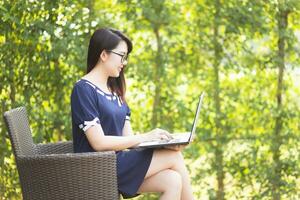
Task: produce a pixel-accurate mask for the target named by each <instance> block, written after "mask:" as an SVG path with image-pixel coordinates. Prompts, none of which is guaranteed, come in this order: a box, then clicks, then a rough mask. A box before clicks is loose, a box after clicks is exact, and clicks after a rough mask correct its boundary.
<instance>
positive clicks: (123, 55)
mask: <svg viewBox="0 0 300 200" xmlns="http://www.w3.org/2000/svg"><path fill="white" fill-rule="evenodd" d="M106 51H107V52H111V53H114V54H116V55H118V56H121V63H122V65H126V64H127V63H128V55H127V54H121V53H118V52H115V51H114V50H106Z"/></svg>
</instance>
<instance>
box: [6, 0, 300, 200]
mask: <svg viewBox="0 0 300 200" xmlns="http://www.w3.org/2000/svg"><path fill="white" fill-rule="evenodd" d="M299 10H300V4H299V1H297V0H289V1H284V2H282V1H279V0H278V1H271V0H269V1H248V0H245V1H238V0H229V1H218V0H215V1H203V0H197V1H191V0H179V1H160V0H151V1H149V0H141V1H139V0H118V1H103V0H99V1H92V0H90V1H70V0H67V1H35V0H26V1H13V2H10V1H7V0H2V1H0V66H1V71H0V80H1V82H0V103H1V113H4V111H6V110H9V109H11V108H14V107H17V106H19V105H24V106H26V108H27V109H28V113H29V118H30V123H31V129H32V133H33V136H34V140H35V142H37V143H39V142H55V141H59V140H69V139H71V131H72V130H71V118H70V93H71V90H72V86H73V84H74V83H75V82H76V80H78V79H79V78H80V77H81V76H82V75H83V74H84V73H85V67H86V64H85V63H86V53H87V45H88V40H89V37H90V35H91V33H92V32H93V31H94V30H95V29H96V28H98V27H103V26H104V27H113V28H116V29H120V30H122V31H124V32H125V33H126V34H127V35H128V36H129V37H130V38H132V40H133V44H134V49H133V52H132V54H131V55H130V64H129V65H128V66H127V68H126V77H127V85H128V88H127V101H128V103H129V105H130V107H131V110H132V126H133V129H134V130H135V131H136V132H145V131H149V130H150V129H152V128H154V127H161V128H164V129H167V130H169V131H172V132H177V131H188V129H189V128H190V127H191V123H192V119H193V114H194V109H195V106H196V105H195V102H196V101H197V97H198V95H199V94H200V92H201V91H206V94H207V95H206V97H205V100H204V105H203V110H202V111H203V112H202V113H201V117H200V118H201V119H200V122H199V127H198V129H197V137H196V140H195V142H194V143H193V144H192V145H189V146H188V147H187V148H186V149H185V151H184V155H185V158H186V162H187V166H188V168H189V170H190V174H191V177H192V182H193V188H194V191H195V194H196V199H223V198H226V199H271V198H273V199H278V197H279V198H282V199H298V198H299V195H300V193H299V191H298V190H297V188H299V174H300V163H299V159H298V158H299V156H300V155H299V150H300V149H299V141H298V139H299V129H300V124H299V118H300V114H299V113H300V112H299V106H300V104H299V95H300V90H299V86H300V82H299V76H300V75H299V67H298V66H299V30H300V26H299ZM284 14H287V16H288V20H287V26H286V27H284V26H279V24H280V22H282V21H280V20H282V17H283V16H284ZM279 38H281V39H283V40H284V44H285V46H284V48H283V49H280V48H279ZM282 53H284V54H282ZM282 63H283V64H284V69H283V70H284V71H283V75H282V82H280V81H278V80H279V77H280V73H279V72H280V71H279V69H280V66H281V65H282ZM279 86H282V90H281V91H280V93H278V87H279ZM278 95H279V96H281V98H282V102H281V103H279V101H278ZM278 119H279V120H278ZM279 125H280V126H279ZM276 127H280V129H277V128H276ZM277 130H279V131H277ZM6 132H7V130H6V128H5V125H4V122H3V121H2V120H1V121H0V134H1V140H0V199H3V200H4V199H21V190H20V187H19V180H18V174H17V170H16V166H15V162H14V157H13V155H12V151H11V146H10V142H9V139H8V135H7V133H6ZM220 183H222V184H223V186H222V185H221V186H220ZM218 184H219V186H218ZM157 198H158V195H155V194H149V195H142V196H139V197H137V198H136V199H157Z"/></svg>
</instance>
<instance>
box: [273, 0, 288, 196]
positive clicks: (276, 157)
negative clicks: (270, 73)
mask: <svg viewBox="0 0 300 200" xmlns="http://www.w3.org/2000/svg"><path fill="white" fill-rule="evenodd" d="M282 7H283V5H282V4H281V3H279V10H278V18H277V27H278V43H277V45H278V52H277V56H278V58H277V63H276V64H277V65H278V78H277V91H276V100H277V108H276V109H277V115H276V117H275V129H274V135H273V141H272V145H273V146H272V148H271V149H272V154H273V162H274V165H273V166H274V167H273V178H272V198H273V200H279V199H280V187H281V161H280V146H281V145H282V142H281V141H282V140H281V134H280V132H281V128H282V90H283V75H284V68H285V64H284V62H285V61H284V59H285V48H284V47H285V31H286V29H287V23H288V12H287V11H286V10H284V9H283V8H282Z"/></svg>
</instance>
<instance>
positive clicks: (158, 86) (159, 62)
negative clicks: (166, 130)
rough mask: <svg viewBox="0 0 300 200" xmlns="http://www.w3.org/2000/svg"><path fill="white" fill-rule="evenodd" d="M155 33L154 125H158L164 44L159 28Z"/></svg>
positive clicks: (155, 29)
mask: <svg viewBox="0 0 300 200" xmlns="http://www.w3.org/2000/svg"><path fill="white" fill-rule="evenodd" d="M154 34H155V38H156V43H157V52H156V58H155V68H154V83H155V91H154V92H155V93H154V101H153V107H152V127H156V126H157V123H158V121H159V120H160V117H159V114H160V106H161V105H160V89H161V76H162V73H161V72H162V67H163V66H162V57H161V55H162V45H161V38H160V35H159V28H154Z"/></svg>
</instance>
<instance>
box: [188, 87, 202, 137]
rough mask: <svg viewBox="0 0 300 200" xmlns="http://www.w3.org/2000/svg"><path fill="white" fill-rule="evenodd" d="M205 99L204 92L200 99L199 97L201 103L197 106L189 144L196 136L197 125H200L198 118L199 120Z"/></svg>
mask: <svg viewBox="0 0 300 200" xmlns="http://www.w3.org/2000/svg"><path fill="white" fill-rule="evenodd" d="M203 97H204V92H202V93H201V95H200V97H199V101H198V104H197V110H196V114H195V117H194V122H193V126H192V130H191V134H190V137H189V142H190V141H191V138H192V136H193V134H195V131H196V127H197V123H198V118H199V114H200V110H201V105H202V101H203Z"/></svg>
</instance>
